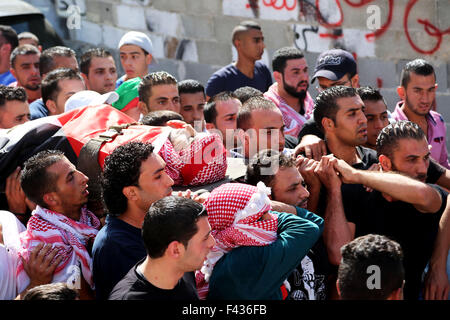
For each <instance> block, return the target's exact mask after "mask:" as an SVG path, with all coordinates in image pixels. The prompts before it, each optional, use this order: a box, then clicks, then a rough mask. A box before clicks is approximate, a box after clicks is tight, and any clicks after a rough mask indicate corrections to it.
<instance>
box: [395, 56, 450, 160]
mask: <svg viewBox="0 0 450 320" xmlns="http://www.w3.org/2000/svg"><path fill="white" fill-rule="evenodd" d="M436 89H437V83H436V74H435V72H434V68H433V66H432V65H431V64H430V63H428V62H427V61H425V60H423V59H416V60H413V61H410V62H408V63H407V64H406V65H405V67H404V68H403V70H402V74H401V85H400V86H399V87H398V88H397V93H398V95H399V97H400V99H401V100H402V101H400V102H399V103H397V106H396V107H395V110H394V112H393V113H392V118H394V119H395V120H410V121H412V122H415V123H417V124H418V125H419V126H420V127H421V128H422V130H423V132H425V134H426V136H427V140H428V143H429V144H430V145H431V157H432V158H433V159H435V160H436V161H437V162H439V164H441V165H442V166H444V167H446V168H447V169H450V164H449V162H448V154H447V144H446V141H447V140H446V128H445V122H444V119H443V118H442V116H441V115H440V114H439V113H437V112H435V111H433V110H431V107H432V104H433V101H434V99H435V98H436Z"/></svg>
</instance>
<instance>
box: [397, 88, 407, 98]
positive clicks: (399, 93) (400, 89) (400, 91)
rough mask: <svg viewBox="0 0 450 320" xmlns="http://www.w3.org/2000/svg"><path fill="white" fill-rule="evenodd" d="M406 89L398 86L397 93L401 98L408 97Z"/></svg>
mask: <svg viewBox="0 0 450 320" xmlns="http://www.w3.org/2000/svg"><path fill="white" fill-rule="evenodd" d="M405 93H406V90H405V88H404V87H403V86H398V87H397V94H398V96H399V97H400V99H401V100H405V98H406V94H405Z"/></svg>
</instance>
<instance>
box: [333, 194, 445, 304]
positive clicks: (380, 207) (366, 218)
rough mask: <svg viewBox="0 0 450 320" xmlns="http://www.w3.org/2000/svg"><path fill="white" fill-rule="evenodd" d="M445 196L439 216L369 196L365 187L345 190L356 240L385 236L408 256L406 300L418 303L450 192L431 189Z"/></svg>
mask: <svg viewBox="0 0 450 320" xmlns="http://www.w3.org/2000/svg"><path fill="white" fill-rule="evenodd" d="M430 186H432V187H433V188H435V189H436V190H437V191H438V192H439V193H440V194H441V196H442V205H441V208H440V209H439V210H438V211H437V212H436V213H421V212H419V211H418V210H417V209H416V208H414V206H413V205H412V204H410V203H406V202H403V201H393V202H389V201H387V200H386V199H385V198H384V197H383V196H382V194H381V193H380V192H378V191H372V192H367V191H366V190H365V189H364V187H363V186H362V185H345V186H344V188H343V189H342V199H343V205H344V212H345V215H346V218H347V221H349V222H352V223H354V224H355V238H356V237H359V236H362V235H366V234H370V233H372V234H381V235H385V236H387V237H389V238H391V239H393V240H395V241H397V242H398V243H399V244H400V245H401V247H402V249H403V254H404V261H403V264H404V267H405V287H404V294H405V299H418V297H419V293H420V289H421V276H422V272H423V270H424V268H425V266H426V264H427V262H428V261H429V259H430V258H431V254H432V251H433V247H434V241H435V238H436V235H437V232H438V226H439V220H440V218H441V215H442V212H443V211H444V209H445V206H446V198H447V192H446V191H444V190H443V189H441V188H440V187H439V186H436V185H430Z"/></svg>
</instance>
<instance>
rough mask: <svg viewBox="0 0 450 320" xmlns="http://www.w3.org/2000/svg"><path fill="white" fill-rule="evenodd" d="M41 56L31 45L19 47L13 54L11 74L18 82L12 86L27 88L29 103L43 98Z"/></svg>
mask: <svg viewBox="0 0 450 320" xmlns="http://www.w3.org/2000/svg"><path fill="white" fill-rule="evenodd" d="M40 55H41V52H40V51H39V50H38V49H37V48H36V47H34V46H32V45H31V44H25V45H23V46H19V47H17V48H15V49H14V50H13V52H12V53H11V73H12V75H13V76H14V77H15V78H16V79H17V81H16V82H13V83H11V84H10V86H15V87H18V86H20V87H23V88H25V91H26V92H27V97H28V103H31V102H33V101H34V100H36V99H39V98H40V97H41V74H40V73H39V57H40Z"/></svg>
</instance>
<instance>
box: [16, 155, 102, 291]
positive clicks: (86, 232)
mask: <svg viewBox="0 0 450 320" xmlns="http://www.w3.org/2000/svg"><path fill="white" fill-rule="evenodd" d="M20 182H21V186H22V189H23V191H24V192H25V195H26V196H27V197H28V198H29V199H30V200H32V201H33V202H35V203H36V204H37V207H36V209H35V210H34V212H33V215H32V217H31V218H30V220H29V222H28V225H27V231H26V233H24V234H22V238H21V244H22V250H21V251H20V252H19V254H20V255H21V256H22V257H23V258H24V259H25V260H28V258H29V255H30V252H32V250H33V248H34V247H35V246H36V244H37V243H38V242H44V243H50V244H52V245H53V246H54V247H57V248H58V249H59V250H60V252H59V253H58V255H57V256H59V255H61V256H62V259H61V261H60V263H59V265H58V267H57V269H56V271H55V274H54V276H53V280H52V282H67V283H70V284H71V285H73V286H75V287H76V288H77V289H79V290H80V297H81V299H91V298H93V291H92V289H93V287H94V282H93V281H92V270H91V261H92V260H91V256H90V254H91V253H90V250H89V248H90V247H91V245H92V243H93V241H94V238H95V236H96V235H97V232H98V229H100V226H101V224H100V221H99V220H98V219H97V217H96V216H95V215H94V214H93V213H92V212H90V211H89V210H87V209H86V206H85V205H86V203H87V201H88V194H89V192H88V191H87V187H88V186H87V182H88V178H87V177H86V176H85V175H84V174H83V173H82V172H80V171H78V170H76V168H75V166H74V165H73V164H72V163H71V162H70V161H69V160H68V159H67V158H66V157H65V156H64V154H63V153H62V152H60V151H42V152H40V153H38V154H36V155H35V156H33V157H31V158H30V159H28V161H27V162H26V163H25V166H24V169H23V170H22V172H21V178H20ZM17 270H18V279H19V283H21V284H22V285H23V286H26V285H27V275H26V273H25V272H24V267H23V264H21V263H19V266H18V269H17ZM22 289H23V288H19V292H21V291H22Z"/></svg>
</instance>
